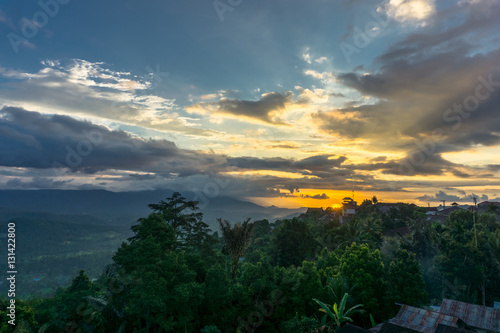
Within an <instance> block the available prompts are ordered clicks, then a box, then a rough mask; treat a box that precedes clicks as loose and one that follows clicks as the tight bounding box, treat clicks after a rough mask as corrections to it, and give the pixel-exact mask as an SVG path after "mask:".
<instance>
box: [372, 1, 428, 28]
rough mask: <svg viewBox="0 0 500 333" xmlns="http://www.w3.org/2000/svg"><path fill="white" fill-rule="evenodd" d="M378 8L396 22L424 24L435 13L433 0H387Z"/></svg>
mask: <svg viewBox="0 0 500 333" xmlns="http://www.w3.org/2000/svg"><path fill="white" fill-rule="evenodd" d="M378 10H379V11H382V10H383V11H385V12H386V13H387V15H388V16H389V17H391V18H393V19H395V20H396V21H398V22H402V23H418V24H420V25H425V24H426V20H427V19H428V18H429V17H430V16H432V15H433V14H435V12H436V6H435V3H434V0H388V1H386V3H385V4H384V5H383V6H382V7H379V9H378Z"/></svg>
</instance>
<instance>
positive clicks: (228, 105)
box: [186, 91, 293, 125]
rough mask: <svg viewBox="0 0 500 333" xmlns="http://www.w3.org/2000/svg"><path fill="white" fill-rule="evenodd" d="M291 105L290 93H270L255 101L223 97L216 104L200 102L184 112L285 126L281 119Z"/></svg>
mask: <svg viewBox="0 0 500 333" xmlns="http://www.w3.org/2000/svg"><path fill="white" fill-rule="evenodd" d="M291 103H293V94H292V92H290V91H287V92H285V93H277V92H270V93H265V94H262V97H261V98H260V99H259V100H257V101H248V100H239V99H230V98H227V97H223V98H221V99H220V100H219V101H217V102H202V103H198V104H195V105H191V106H188V107H186V111H188V112H189V113H197V114H203V115H208V116H210V117H217V116H222V117H229V118H236V119H240V118H243V119H246V120H257V121H259V122H263V123H267V124H273V125H286V123H285V122H284V121H283V120H282V118H281V117H282V115H283V114H284V113H285V111H286V107H287V105H289V104H291Z"/></svg>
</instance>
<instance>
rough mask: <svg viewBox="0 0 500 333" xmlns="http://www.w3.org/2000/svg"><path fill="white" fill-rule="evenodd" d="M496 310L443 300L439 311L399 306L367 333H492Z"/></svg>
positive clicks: (498, 324)
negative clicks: (394, 312)
mask: <svg viewBox="0 0 500 333" xmlns="http://www.w3.org/2000/svg"><path fill="white" fill-rule="evenodd" d="M499 330H500V309H496V308H492V307H487V306H482V305H476V304H470V303H465V302H459V301H455V300H450V299H443V301H442V303H441V306H440V307H433V308H432V309H421V308H416V307H413V306H409V305H402V306H401V309H400V310H399V312H398V314H397V315H396V316H395V317H394V318H392V319H389V320H388V321H386V322H384V323H383V324H381V325H377V326H376V327H374V328H373V329H370V331H371V332H377V333H403V332H411V333H417V332H418V333H496V332H498V331H499Z"/></svg>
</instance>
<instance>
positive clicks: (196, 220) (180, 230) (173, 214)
mask: <svg viewBox="0 0 500 333" xmlns="http://www.w3.org/2000/svg"><path fill="white" fill-rule="evenodd" d="M148 207H149V208H151V209H152V210H153V212H155V213H157V214H160V215H161V216H162V217H163V220H164V221H165V222H166V223H167V224H168V225H170V226H172V228H173V229H174V232H175V237H176V240H177V241H178V242H179V244H180V245H183V246H194V247H197V248H198V247H199V246H201V244H202V243H203V242H204V241H205V240H206V238H208V235H209V231H210V229H209V227H208V225H207V224H206V223H205V222H203V221H202V219H203V213H200V212H198V210H199V208H198V202H197V201H187V200H186V198H184V197H183V196H182V195H181V194H180V193H179V192H175V193H174V194H173V195H172V196H171V197H170V198H167V199H166V200H161V201H160V202H159V203H157V204H150V205H148Z"/></svg>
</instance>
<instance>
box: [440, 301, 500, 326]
mask: <svg viewBox="0 0 500 333" xmlns="http://www.w3.org/2000/svg"><path fill="white" fill-rule="evenodd" d="M439 312H440V313H442V314H445V315H451V316H455V317H458V318H460V319H461V320H463V321H464V322H465V323H466V324H467V325H468V326H470V327H472V329H473V330H474V331H477V332H489V333H494V332H498V331H499V330H500V309H495V308H492V307H489V306H483V305H476V304H470V303H465V302H459V301H455V300H451V299H443V302H442V303H441V307H440V309H439Z"/></svg>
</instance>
